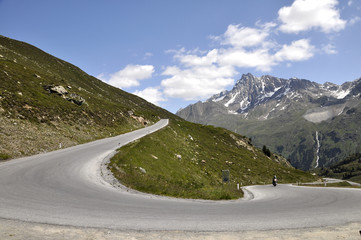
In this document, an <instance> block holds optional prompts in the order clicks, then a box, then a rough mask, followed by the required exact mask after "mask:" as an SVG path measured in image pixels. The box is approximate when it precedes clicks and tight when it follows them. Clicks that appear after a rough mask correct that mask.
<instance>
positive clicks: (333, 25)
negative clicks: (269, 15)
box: [278, 0, 346, 33]
mask: <svg viewBox="0 0 361 240" xmlns="http://www.w3.org/2000/svg"><path fill="white" fill-rule="evenodd" d="M337 4H338V2H337V0H295V1H294V2H293V4H292V5H291V6H287V7H283V8H281V9H280V10H279V11H278V18H279V20H280V21H281V22H282V24H281V26H280V27H279V29H280V30H281V31H283V32H286V33H299V32H302V31H307V30H311V29H321V31H322V32H325V33H330V32H337V31H340V30H342V29H344V28H345V25H346V21H345V20H343V19H341V18H340V13H339V10H338V9H337V8H336V6H337Z"/></svg>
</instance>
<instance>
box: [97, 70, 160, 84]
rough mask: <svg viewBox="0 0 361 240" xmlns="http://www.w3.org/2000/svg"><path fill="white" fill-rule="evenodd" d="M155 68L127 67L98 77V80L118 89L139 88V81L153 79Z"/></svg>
mask: <svg viewBox="0 0 361 240" xmlns="http://www.w3.org/2000/svg"><path fill="white" fill-rule="evenodd" d="M153 73H154V67H153V66H152V65H127V66H126V67H125V68H124V69H122V70H120V71H118V72H116V73H112V74H109V77H106V76H105V74H104V73H102V74H100V75H98V78H99V79H101V80H103V81H105V82H107V83H108V84H110V85H112V86H114V87H118V88H129V87H134V86H139V81H140V80H143V79H147V78H150V77H152V74H153Z"/></svg>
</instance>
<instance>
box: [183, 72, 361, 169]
mask: <svg viewBox="0 0 361 240" xmlns="http://www.w3.org/2000/svg"><path fill="white" fill-rule="evenodd" d="M360 93H361V79H358V80H355V81H353V82H346V83H344V84H342V85H336V84H333V83H329V82H326V83H324V84H318V83H316V82H311V81H309V80H306V79H298V78H291V79H283V78H277V77H273V76H268V75H265V76H261V77H255V76H253V75H252V74H244V75H242V77H241V79H240V80H238V81H237V83H236V84H235V86H234V87H233V89H232V90H230V91H223V92H221V93H218V94H215V95H214V96H212V97H211V98H209V99H208V100H207V101H205V102H197V103H195V104H192V105H189V106H187V107H186V108H184V109H180V110H179V111H178V112H177V115H178V116H180V117H182V118H184V119H186V120H189V121H192V122H197V123H202V124H210V125H215V126H220V127H225V128H228V129H229V130H232V131H234V132H237V133H241V134H244V135H246V136H249V137H251V138H252V141H253V143H254V144H255V145H256V146H258V147H261V146H262V145H267V146H269V148H270V149H271V150H272V151H275V152H277V153H279V154H282V155H283V156H285V157H287V158H288V159H289V160H290V162H291V163H292V165H293V166H295V167H297V168H301V169H304V170H308V169H312V168H316V167H321V166H327V165H329V164H331V163H335V162H338V161H340V160H341V159H344V158H345V157H347V156H348V155H349V154H351V153H356V152H360V151H361V144H360V143H361V135H360V132H361V126H360V124H359V121H360V119H361V98H360Z"/></svg>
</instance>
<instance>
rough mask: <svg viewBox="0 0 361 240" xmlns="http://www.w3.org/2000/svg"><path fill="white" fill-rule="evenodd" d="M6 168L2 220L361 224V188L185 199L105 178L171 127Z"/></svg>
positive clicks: (0, 190) (173, 225)
mask: <svg viewBox="0 0 361 240" xmlns="http://www.w3.org/2000/svg"><path fill="white" fill-rule="evenodd" d="M167 123H168V122H167V120H161V121H160V122H158V123H157V124H155V125H153V126H150V127H148V128H144V129H141V130H138V131H135V132H132V133H128V134H124V135H120V136H117V137H113V138H108V139H104V140H98V141H95V142H91V143H88V144H83V145H80V146H76V147H71V148H67V149H62V150H58V151H55V152H51V153H46V154H41V155H36V156H32V157H27V158H22V159H15V160H12V161H8V162H3V163H0V218H3V219H14V220H21V221H27V222H37V223H48V224H56V225H66V226H77V227H96V228H109V229H118V230H186V231H243V230H270V229H286V228H304V227H321V226H329V225H342V224H346V223H349V222H356V221H361V201H360V199H361V190H359V189H336V188H311V187H295V186H291V185H278V186H277V187H273V186H271V185H264V186H250V187H247V188H246V189H247V191H249V192H251V193H252V195H253V198H251V199H248V200H246V199H241V200H236V201H217V202H215V201H202V200H182V199H174V198H166V197H157V196H152V195H146V194H137V193H134V192H132V191H130V192H127V191H124V190H119V189H116V188H114V187H112V186H111V185H110V184H108V183H107V182H105V181H104V180H102V178H101V176H100V171H99V166H100V163H101V162H102V160H103V159H104V158H105V157H106V156H108V155H110V154H112V153H113V152H114V150H115V149H117V148H118V147H119V146H122V145H124V144H126V143H129V142H131V141H133V140H134V139H137V138H139V137H142V136H144V135H146V134H149V133H151V132H154V131H156V130H158V129H160V128H162V127H164V126H166V125H167Z"/></svg>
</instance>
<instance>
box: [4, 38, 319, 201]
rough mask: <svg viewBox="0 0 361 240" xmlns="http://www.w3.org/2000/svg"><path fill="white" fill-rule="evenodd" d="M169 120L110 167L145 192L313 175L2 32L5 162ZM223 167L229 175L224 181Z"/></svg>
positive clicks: (225, 191)
mask: <svg viewBox="0 0 361 240" xmlns="http://www.w3.org/2000/svg"><path fill="white" fill-rule="evenodd" d="M161 118H167V119H169V125H168V126H167V127H165V128H164V129H162V130H160V131H158V132H157V133H154V134H151V135H150V136H147V137H145V138H142V139H140V140H137V141H135V142H133V143H130V144H129V145H128V146H125V147H124V148H121V149H120V150H119V152H118V153H117V154H116V155H115V156H114V158H113V159H112V160H111V165H110V166H109V167H110V168H111V170H112V172H113V174H114V176H115V177H117V178H118V179H119V180H120V181H121V183H123V184H125V185H127V186H129V187H132V188H136V189H138V190H140V191H144V192H150V193H156V194H162V195H169V196H176V197H192V198H207V199H229V198H238V197H240V196H242V192H241V191H238V190H237V188H236V183H241V184H247V185H248V184H263V183H266V182H268V181H270V179H272V176H273V175H274V174H276V175H277V177H278V178H279V180H280V181H281V182H296V181H311V180H314V179H315V177H314V176H312V175H311V174H309V173H305V172H303V171H300V170H297V169H294V168H293V167H292V166H290V164H289V162H288V161H287V160H286V159H285V158H283V157H281V156H278V155H276V154H269V155H268V156H267V155H266V154H264V153H263V152H262V150H260V149H258V148H256V147H254V146H253V145H252V144H251V143H250V141H249V139H248V138H247V137H244V136H241V135H239V134H236V133H233V132H231V131H229V130H226V129H223V128H214V127H212V126H201V125H199V124H195V123H190V122H187V121H185V120H183V119H181V118H180V117H178V116H176V115H174V114H172V113H170V112H168V111H166V110H164V109H162V108H160V107H157V106H155V105H153V104H151V103H149V102H147V101H145V100H144V99H142V98H140V97H137V96H135V95H132V94H129V93H127V92H125V91H122V90H120V89H118V88H115V87H112V86H110V85H108V84H106V83H104V82H102V81H100V80H98V79H96V78H94V77H92V76H89V75H88V74H86V73H85V72H83V71H82V70H81V69H79V68H78V67H76V66H74V65H72V64H70V63H67V62H65V61H63V60H61V59H58V58H56V57H54V56H51V55H49V54H47V53H45V52H43V51H42V50H40V49H38V48H36V47H34V46H31V45H29V44H27V43H24V42H20V41H16V40H13V39H10V38H6V37H3V36H0V161H1V160H9V159H13V158H18V157H23V156H28V155H32V154H36V153H42V152H48V151H52V150H56V149H59V148H64V147H69V146H73V145H76V144H80V143H84V142H89V141H92V140H95V139H99V138H105V137H109V136H113V135H116V134H121V133H125V132H129V131H131V130H134V129H137V128H142V127H144V126H145V125H148V124H152V123H155V122H157V121H158V120H159V119H161ZM222 170H228V171H229V174H230V181H229V184H227V185H225V184H224V183H223V182H222Z"/></svg>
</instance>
